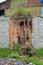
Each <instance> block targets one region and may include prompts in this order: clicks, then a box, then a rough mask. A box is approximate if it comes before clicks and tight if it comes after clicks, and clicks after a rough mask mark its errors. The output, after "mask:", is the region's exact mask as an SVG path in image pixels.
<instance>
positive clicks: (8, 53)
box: [0, 46, 43, 65]
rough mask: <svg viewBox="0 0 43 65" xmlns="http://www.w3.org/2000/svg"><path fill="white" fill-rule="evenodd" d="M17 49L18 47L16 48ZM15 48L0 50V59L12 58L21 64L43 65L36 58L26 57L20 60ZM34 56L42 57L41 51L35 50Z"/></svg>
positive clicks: (42, 51)
mask: <svg viewBox="0 0 43 65" xmlns="http://www.w3.org/2000/svg"><path fill="white" fill-rule="evenodd" d="M18 47H19V46H18ZM18 47H17V46H16V47H15V48H14V49H11V50H10V49H9V48H0V58H13V59H18V60H20V61H22V62H25V61H26V62H32V63H34V64H35V65H43V62H42V61H41V60H40V59H39V58H38V57H34V56H33V57H29V55H26V56H25V57H23V58H21V56H20V52H19V48H18ZM35 51H36V54H37V55H38V56H39V57H40V56H42V57H43V49H38V50H35Z"/></svg>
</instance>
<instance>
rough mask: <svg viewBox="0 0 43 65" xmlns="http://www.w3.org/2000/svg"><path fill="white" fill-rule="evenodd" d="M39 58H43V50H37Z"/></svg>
mask: <svg viewBox="0 0 43 65" xmlns="http://www.w3.org/2000/svg"><path fill="white" fill-rule="evenodd" d="M35 51H36V54H37V56H39V57H43V48H41V49H35Z"/></svg>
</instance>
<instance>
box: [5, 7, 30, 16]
mask: <svg viewBox="0 0 43 65" xmlns="http://www.w3.org/2000/svg"><path fill="white" fill-rule="evenodd" d="M8 11H9V12H8V13H7V11H6V13H5V14H7V15H8V14H9V16H10V17H12V16H14V15H15V14H19V13H20V14H23V15H28V14H29V13H31V10H30V9H26V8H23V7H20V8H17V9H12V10H9V9H8Z"/></svg>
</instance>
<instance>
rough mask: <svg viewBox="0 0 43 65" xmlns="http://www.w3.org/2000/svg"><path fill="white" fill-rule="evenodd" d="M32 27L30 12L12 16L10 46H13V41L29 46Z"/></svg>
mask: <svg viewBox="0 0 43 65" xmlns="http://www.w3.org/2000/svg"><path fill="white" fill-rule="evenodd" d="M32 27H33V25H32V16H31V14H29V15H26V16H24V15H17V16H13V17H12V18H11V21H10V32H9V35H10V38H9V39H10V46H13V42H14V43H16V44H17V43H22V44H25V45H29V46H31V45H32Z"/></svg>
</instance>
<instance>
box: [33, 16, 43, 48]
mask: <svg viewBox="0 0 43 65" xmlns="http://www.w3.org/2000/svg"><path fill="white" fill-rule="evenodd" d="M33 26H34V30H33V34H32V42H33V46H34V47H35V48H43V18H40V17H34V18H33Z"/></svg>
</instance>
